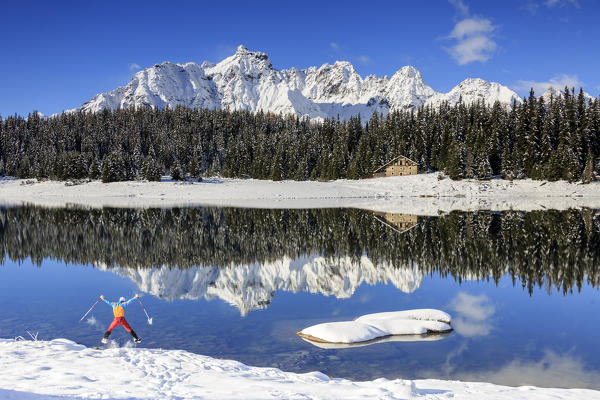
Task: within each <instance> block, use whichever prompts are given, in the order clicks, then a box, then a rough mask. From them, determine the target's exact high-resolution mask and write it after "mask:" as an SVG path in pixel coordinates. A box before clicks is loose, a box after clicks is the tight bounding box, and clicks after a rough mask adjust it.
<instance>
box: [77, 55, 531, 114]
mask: <svg viewBox="0 0 600 400" xmlns="http://www.w3.org/2000/svg"><path fill="white" fill-rule="evenodd" d="M461 96H462V100H463V102H465V103H470V102H473V101H477V100H480V99H483V100H484V101H485V102H486V103H487V104H493V103H494V102H495V101H500V102H502V103H504V104H507V105H508V104H511V103H512V101H513V99H515V98H516V99H517V101H520V98H519V96H518V95H517V94H516V93H514V92H512V91H511V90H510V89H508V88H507V87H505V86H502V85H500V84H498V83H493V82H492V83H490V82H486V81H483V80H481V79H467V80H466V81H464V82H462V83H461V84H459V85H458V86H457V87H455V88H454V89H452V91H450V92H449V93H437V92H436V91H435V90H433V89H432V88H431V87H429V86H428V85H427V84H426V83H425V82H424V81H423V78H422V76H421V73H420V72H419V71H417V70H416V69H415V68H414V67H411V66H405V67H402V68H401V69H400V70H398V71H397V72H396V73H395V74H394V75H393V76H392V77H391V78H388V77H387V76H384V77H381V78H380V77H377V76H374V75H370V76H367V77H366V78H364V79H363V78H362V77H361V76H360V75H359V74H358V73H357V72H356V70H355V69H354V66H352V64H350V63H349V62H347V61H336V62H335V63H334V64H332V65H331V64H323V65H322V66H320V67H309V68H307V69H302V70H299V69H297V68H290V69H287V70H277V69H275V68H273V64H272V63H271V60H270V59H269V57H268V56H267V55H266V54H265V53H262V52H257V51H250V50H248V49H247V48H246V47H244V46H239V47H238V49H237V51H236V52H235V54H233V55H232V56H230V57H227V58H226V59H224V60H222V61H221V62H219V63H217V64H213V63H209V62H204V63H202V64H201V65H198V64H196V63H193V62H189V63H185V64H173V63H170V62H163V63H161V64H156V65H154V66H152V67H150V68H147V69H144V70H142V71H139V72H137V73H136V74H135V75H134V77H133V79H132V80H131V81H130V82H129V84H127V85H126V86H122V87H118V88H117V89H115V90H113V91H110V92H107V93H100V94H98V95H96V96H95V97H94V98H92V99H91V100H89V101H88V102H86V103H85V104H83V106H82V107H81V109H82V110H84V111H90V112H99V111H101V110H102V109H104V108H109V109H113V110H114V109H118V108H123V107H129V106H150V107H158V108H165V107H176V106H187V107H193V108H209V109H212V108H229V109H231V110H249V111H252V112H256V111H261V110H262V111H264V112H272V113H276V114H279V113H281V114H294V115H297V116H300V117H308V118H311V119H324V118H328V117H330V118H335V117H337V116H340V117H341V118H343V119H348V118H350V117H352V116H355V115H358V114H359V113H360V114H361V115H362V117H363V118H369V117H370V115H371V114H372V113H373V112H375V111H377V112H379V113H382V114H387V113H388V112H389V111H391V110H406V109H416V108H418V107H420V106H422V105H424V104H432V105H437V104H440V103H441V102H442V101H448V102H450V103H451V104H454V103H456V102H457V101H458V99H459V98H461Z"/></svg>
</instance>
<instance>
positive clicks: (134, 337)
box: [130, 331, 142, 343]
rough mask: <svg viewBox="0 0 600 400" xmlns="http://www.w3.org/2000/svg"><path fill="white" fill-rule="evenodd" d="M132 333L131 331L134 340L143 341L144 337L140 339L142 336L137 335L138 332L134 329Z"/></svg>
mask: <svg viewBox="0 0 600 400" xmlns="http://www.w3.org/2000/svg"><path fill="white" fill-rule="evenodd" d="M130 333H131V337H132V338H133V341H134V342H135V343H139V342H141V341H142V339H140V338H139V337H138V335H137V334H136V333H135V332H134V331H131V332H130Z"/></svg>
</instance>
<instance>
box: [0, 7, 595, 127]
mask: <svg viewBox="0 0 600 400" xmlns="http://www.w3.org/2000/svg"><path fill="white" fill-rule="evenodd" d="M7 3H8V4H7ZM598 20H600V1H597V0H505V1H469V0H450V1H448V0H431V1H389V2H382V1H376V0H373V1H369V2H364V1H360V2H353V1H340V2H334V1H323V0H321V1H308V0H307V1H302V2H282V1H264V2H256V1H253V2H252V1H240V2H236V1H227V2H223V1H211V2H200V1H189V2H188V1H184V0H180V1H173V2H164V1H163V2H154V1H150V0H145V1H139V2H138V1H118V2H117V1H73V2H70V1H53V2H50V1H38V2H36V1H26V0H21V1H9V2H5V3H4V4H3V6H2V23H0V38H1V40H2V42H3V43H2V44H3V46H2V47H3V49H2V52H1V54H2V57H1V59H0V115H1V116H7V115H10V114H14V113H18V114H22V115H25V114H27V113H28V112H30V111H32V110H34V109H37V110H39V111H40V112H42V113H44V114H46V115H48V114H52V113H55V112H60V111H62V110H64V109H70V108H74V107H78V106H80V105H81V104H82V103H83V102H85V101H87V100H89V99H90V98H91V97H92V96H94V95H95V94H97V93H99V92H104V91H108V90H112V89H114V88H115V87H117V86H120V85H125V84H127V82H128V81H129V79H130V78H131V76H132V75H133V73H134V72H135V71H136V70H137V69H138V68H145V67H149V66H151V65H153V64H155V63H158V62H161V61H173V62H188V61H194V62H198V63H200V62H202V61H204V60H209V61H220V60H221V59H223V58H224V57H226V56H228V55H231V54H233V52H234V51H235V48H236V47H237V46H238V45H239V44H244V45H246V46H247V47H248V48H249V49H250V50H260V51H264V52H266V53H267V54H268V55H269V57H270V58H271V60H272V62H273V65H274V67H275V68H278V69H282V68H289V67H291V66H296V67H300V68H304V67H308V66H311V65H321V64H323V63H325V62H329V63H332V62H334V61H336V60H348V61H350V62H352V63H353V64H354V66H355V68H356V69H357V71H358V72H359V73H360V74H361V75H362V76H363V77H364V76H366V75H369V74H376V75H388V76H389V75H392V74H393V73H394V72H395V71H396V70H397V69H399V68H400V67H402V66H404V65H407V64H409V65H413V66H415V67H416V68H417V69H419V70H420V71H421V73H422V75H423V78H424V80H425V82H426V83H427V84H429V85H430V86H431V87H433V89H435V90H438V91H448V90H450V89H451V88H452V87H453V86H454V85H456V84H457V83H459V82H460V81H462V80H463V79H465V78H467V77H479V78H483V79H486V80H490V81H497V82H500V83H502V84H504V85H507V86H509V87H511V88H513V89H514V90H516V91H517V92H518V93H519V94H521V95H524V94H526V93H527V92H528V90H529V87H531V86H534V87H535V88H536V89H537V90H538V91H539V90H542V89H543V88H545V87H546V86H547V85H549V84H554V85H556V86H560V87H564V85H565V84H566V85H569V86H575V87H579V86H582V87H583V88H584V90H586V91H588V92H589V93H590V94H592V95H593V96H598V94H600V76H599V73H598V71H599V70H600V68H599V61H600V40H599V39H600V23H598Z"/></svg>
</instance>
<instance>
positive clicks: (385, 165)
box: [373, 156, 419, 173]
mask: <svg viewBox="0 0 600 400" xmlns="http://www.w3.org/2000/svg"><path fill="white" fill-rule="evenodd" d="M399 158H405V159H407V160H408V161H411V162H413V163H415V165H419V163H418V162H416V161H414V160H411V159H410V158H408V157H406V156H398V157H396V158H394V159H393V160H391V161H388V162H387V163H385V164H383V165H382V166H381V167H379V168H377V169H376V170H375V171H373V173H376V172H377V171H379V170H380V169H381V168H385V167H387V166H388V165H390V164H391V163H393V162H394V161H396V160H397V159H399Z"/></svg>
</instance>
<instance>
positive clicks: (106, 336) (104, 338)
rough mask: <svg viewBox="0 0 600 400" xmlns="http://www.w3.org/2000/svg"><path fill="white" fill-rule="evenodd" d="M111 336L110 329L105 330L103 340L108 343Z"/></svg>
mask: <svg viewBox="0 0 600 400" xmlns="http://www.w3.org/2000/svg"><path fill="white" fill-rule="evenodd" d="M109 336H110V331H106V332H104V337H103V338H102V340H101V342H102V343H104V344H106V343H108V337H109Z"/></svg>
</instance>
